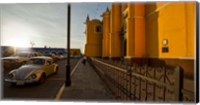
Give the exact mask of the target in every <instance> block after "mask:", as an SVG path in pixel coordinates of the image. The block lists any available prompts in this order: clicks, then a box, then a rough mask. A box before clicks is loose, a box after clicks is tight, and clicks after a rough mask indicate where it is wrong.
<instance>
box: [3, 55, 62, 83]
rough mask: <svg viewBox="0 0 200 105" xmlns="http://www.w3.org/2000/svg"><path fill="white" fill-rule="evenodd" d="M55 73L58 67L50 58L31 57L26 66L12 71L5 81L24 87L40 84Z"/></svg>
mask: <svg viewBox="0 0 200 105" xmlns="http://www.w3.org/2000/svg"><path fill="white" fill-rule="evenodd" d="M57 72H58V65H57V64H55V63H53V59H52V58H51V57H45V56H40V57H39V56H38V57H32V58H31V59H30V60H29V61H28V62H27V64H25V65H23V66H21V67H20V68H18V69H15V70H12V71H11V72H10V73H9V74H8V75H7V78H6V79H5V81H6V82H9V83H11V84H13V85H24V84H29V83H39V84H42V83H44V82H45V80H46V78H47V77H48V76H50V75H51V74H56V73H57Z"/></svg>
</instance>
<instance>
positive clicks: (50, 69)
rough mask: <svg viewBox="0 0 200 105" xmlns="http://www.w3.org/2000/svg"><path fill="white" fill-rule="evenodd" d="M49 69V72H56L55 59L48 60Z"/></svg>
mask: <svg viewBox="0 0 200 105" xmlns="http://www.w3.org/2000/svg"><path fill="white" fill-rule="evenodd" d="M48 63H49V65H48V69H49V74H52V73H54V65H53V60H48Z"/></svg>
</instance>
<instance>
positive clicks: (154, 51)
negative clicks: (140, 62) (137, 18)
mask: <svg viewBox="0 0 200 105" xmlns="http://www.w3.org/2000/svg"><path fill="white" fill-rule="evenodd" d="M194 10H195V4H194V3H191V2H158V3H150V4H146V11H145V13H146V46H147V47H146V49H147V56H149V57H159V58H182V57H189V58H191V57H194V32H195V30H194V23H195V21H194V17H195V16H194V15H195V11H194ZM164 39H167V40H168V45H167V46H164V45H163V44H162V43H163V40H164ZM162 47H168V52H165V53H164V52H162Z"/></svg>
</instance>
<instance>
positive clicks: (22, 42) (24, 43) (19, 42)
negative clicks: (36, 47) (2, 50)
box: [6, 38, 30, 48]
mask: <svg viewBox="0 0 200 105" xmlns="http://www.w3.org/2000/svg"><path fill="white" fill-rule="evenodd" d="M6 43H7V45H9V46H13V47H23V48H28V47H30V42H29V41H28V40H27V39H25V38H10V39H9V40H7V41H6Z"/></svg>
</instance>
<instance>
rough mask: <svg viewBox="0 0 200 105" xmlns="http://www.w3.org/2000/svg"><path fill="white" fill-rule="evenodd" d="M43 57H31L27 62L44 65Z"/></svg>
mask: <svg viewBox="0 0 200 105" xmlns="http://www.w3.org/2000/svg"><path fill="white" fill-rule="evenodd" d="M44 63H45V60H44V59H31V60H30V61H29V62H28V64H35V65H44Z"/></svg>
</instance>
